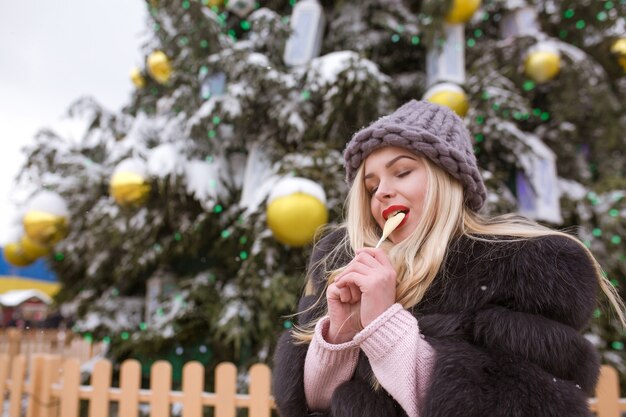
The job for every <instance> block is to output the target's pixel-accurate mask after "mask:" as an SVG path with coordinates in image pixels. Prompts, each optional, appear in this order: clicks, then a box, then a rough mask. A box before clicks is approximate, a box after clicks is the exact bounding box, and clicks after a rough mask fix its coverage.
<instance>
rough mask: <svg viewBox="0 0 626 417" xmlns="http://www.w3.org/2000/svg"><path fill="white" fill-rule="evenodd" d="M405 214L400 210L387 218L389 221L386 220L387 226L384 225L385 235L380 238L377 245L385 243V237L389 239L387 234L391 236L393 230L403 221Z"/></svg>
mask: <svg viewBox="0 0 626 417" xmlns="http://www.w3.org/2000/svg"><path fill="white" fill-rule="evenodd" d="M404 216H405V214H404V213H403V212H401V211H399V212H398V213H397V214H396V215H395V216H391V217H389V218H388V219H387V221H386V222H385V227H383V235H382V236H381V237H380V240H379V241H378V243H377V244H376V247H379V246H380V244H381V243H383V242H384V241H385V239H387V236H389V235H390V234H391V232H393V231H394V230H396V227H398V225H399V224H400V223H401V222H402V219H404Z"/></svg>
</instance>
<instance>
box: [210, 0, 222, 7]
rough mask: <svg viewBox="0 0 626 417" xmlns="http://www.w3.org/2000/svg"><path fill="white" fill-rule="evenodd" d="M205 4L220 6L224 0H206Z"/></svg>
mask: <svg viewBox="0 0 626 417" xmlns="http://www.w3.org/2000/svg"><path fill="white" fill-rule="evenodd" d="M207 6H209V7H222V6H224V0H207Z"/></svg>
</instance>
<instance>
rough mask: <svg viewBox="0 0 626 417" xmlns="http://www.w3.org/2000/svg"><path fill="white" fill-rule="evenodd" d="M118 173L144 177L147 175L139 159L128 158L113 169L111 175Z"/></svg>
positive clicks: (144, 166) (142, 162)
mask: <svg viewBox="0 0 626 417" xmlns="http://www.w3.org/2000/svg"><path fill="white" fill-rule="evenodd" d="M118 172H132V173H133V174H137V175H141V176H143V177H145V176H146V174H147V170H146V163H145V162H144V161H143V160H142V159H139V158H128V159H125V160H123V161H122V162H120V163H119V164H118V165H117V167H115V170H114V171H113V174H116V173H118Z"/></svg>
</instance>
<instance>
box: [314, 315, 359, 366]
mask: <svg viewBox="0 0 626 417" xmlns="http://www.w3.org/2000/svg"><path fill="white" fill-rule="evenodd" d="M329 330H330V317H328V316H326V317H324V318H322V319H321V320H319V321H318V322H317V324H316V325H315V335H314V336H313V337H314V339H315V340H314V341H315V343H311V345H310V346H309V349H311V348H313V349H315V350H316V354H317V355H318V357H319V358H320V359H321V360H322V361H323V362H324V363H328V364H329V365H334V364H335V363H343V361H345V360H346V359H348V358H352V357H353V356H354V354H355V352H357V353H358V351H359V345H358V344H357V343H356V342H355V341H354V340H350V341H348V342H344V343H337V344H335V343H330V342H327V339H328V331H329Z"/></svg>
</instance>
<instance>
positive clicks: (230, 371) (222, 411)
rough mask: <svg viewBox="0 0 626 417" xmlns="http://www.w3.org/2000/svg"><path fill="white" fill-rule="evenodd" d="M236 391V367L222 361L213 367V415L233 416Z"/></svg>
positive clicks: (219, 416)
mask: <svg viewBox="0 0 626 417" xmlns="http://www.w3.org/2000/svg"><path fill="white" fill-rule="evenodd" d="M236 393H237V367H235V365H234V364H232V363H230V362H223V363H220V364H219V365H217V367H216V368H215V394H216V397H217V398H216V401H215V417H235V414H236V413H237V408H236V407H235V395H236Z"/></svg>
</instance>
